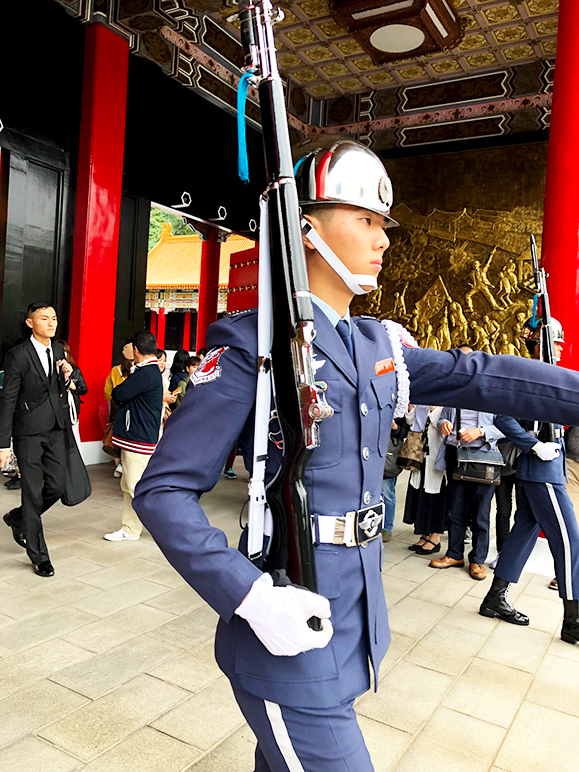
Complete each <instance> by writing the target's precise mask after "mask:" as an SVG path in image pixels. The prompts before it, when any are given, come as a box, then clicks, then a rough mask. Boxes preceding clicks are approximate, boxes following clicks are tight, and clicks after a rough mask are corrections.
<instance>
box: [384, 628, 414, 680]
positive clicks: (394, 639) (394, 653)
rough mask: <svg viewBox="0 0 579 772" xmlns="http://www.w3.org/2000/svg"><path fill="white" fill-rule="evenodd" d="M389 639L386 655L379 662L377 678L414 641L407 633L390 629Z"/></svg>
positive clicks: (397, 659)
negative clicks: (403, 633)
mask: <svg viewBox="0 0 579 772" xmlns="http://www.w3.org/2000/svg"><path fill="white" fill-rule="evenodd" d="M390 635H391V640H390V646H389V647H388V651H387V652H386V656H385V657H384V659H383V660H382V662H381V663H380V675H379V679H382V678H383V676H385V675H386V673H387V672H388V671H389V670H391V669H392V668H393V667H394V665H396V663H397V662H398V661H399V660H400V659H402V657H403V656H404V655H405V654H406V652H407V651H408V650H409V649H410V648H411V647H412V646H413V645H414V644H415V643H416V640H417V639H416V638H410V637H409V636H407V635H402V634H401V633H396V632H394V631H392V630H391V631H390Z"/></svg>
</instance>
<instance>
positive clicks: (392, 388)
mask: <svg viewBox="0 0 579 772" xmlns="http://www.w3.org/2000/svg"><path fill="white" fill-rule="evenodd" d="M314 314H315V327H316V331H317V335H316V338H315V340H314V344H313V348H314V353H315V359H316V365H317V369H316V379H317V380H318V381H324V382H325V383H326V384H327V391H326V396H327V399H328V403H329V404H330V405H331V406H332V407H333V408H334V411H335V412H334V415H333V416H332V417H331V418H327V419H325V420H324V421H322V423H321V426H320V438H321V443H320V447H319V448H316V449H315V450H314V451H313V452H312V454H311V457H310V460H309V462H308V464H307V466H306V470H305V476H304V483H305V486H306V490H307V493H308V500H309V506H310V511H311V512H312V514H313V515H314V516H315V515H317V516H323V515H343V514H344V513H345V512H347V511H350V510H353V509H359V508H361V507H363V506H365V505H366V504H368V503H369V504H376V503H377V502H379V501H380V498H381V493H382V471H383V467H384V457H385V454H386V452H387V449H388V442H389V437H390V431H391V425H392V415H393V410H394V405H395V404H396V394H397V379H396V375H395V373H394V372H393V371H387V372H382V369H381V368H380V367H376V364H377V363H379V362H381V361H383V360H388V359H389V358H390V357H392V350H391V344H390V340H389V337H388V335H387V332H386V330H385V328H384V327H383V325H382V324H380V322H378V321H377V320H375V319H370V318H358V319H356V318H355V319H353V330H352V339H353V346H354V352H355V364H354V362H353V361H352V359H351V358H350V356H349V355H348V353H347V351H346V348H345V346H344V344H343V341H342V340H341V338H340V337H339V335H338V333H337V332H336V330H335V329H334V327H333V326H332V324H331V323H330V322H329V320H328V319H327V317H326V316H325V315H324V314H323V312H321V311H320V310H319V309H318V308H317V307H314ZM256 329H257V315H256V313H255V311H250V312H246V313H241V314H238V315H235V316H233V317H227V318H225V319H223V320H220V321H219V322H217V323H216V324H214V325H212V326H211V327H210V328H209V331H208V336H207V341H208V342H207V345H208V346H209V347H210V348H211V349H212V350H211V351H210V352H209V353H208V355H207V357H206V359H205V360H204V361H203V363H202V365H201V366H200V368H198V370H197V371H196V373H195V378H194V379H193V382H194V383H196V385H195V386H194V388H189V389H188V391H187V393H186V395H185V397H184V399H183V402H182V403H181V406H180V407H179V409H178V410H177V411H176V412H175V413H174V414H173V415H172V417H171V418H170V419H169V420H168V421H167V423H166V424H165V431H164V434H163V437H162V439H161V441H160V443H159V445H158V447H157V450H156V451H155V453H154V455H153V456H152V457H151V460H150V462H149V464H148V466H147V468H146V470H145V472H144V474H143V476H142V478H141V480H140V482H139V483H138V484H137V487H136V491H135V498H134V502H133V503H134V508H135V510H136V511H137V513H138V515H139V517H140V519H141V521H142V522H143V524H144V525H145V527H146V528H147V529H148V530H149V531H150V533H151V534H152V536H153V538H154V539H155V540H156V541H157V543H158V544H159V546H160V547H161V550H162V551H163V553H164V554H165V556H166V557H167V559H168V560H169V562H170V563H172V565H173V566H174V567H175V568H176V569H177V570H178V571H179V572H180V573H181V575H182V576H183V577H184V578H185V579H186V580H187V581H188V582H189V583H190V584H191V586H192V587H194V588H195V590H196V591H197V592H198V593H199V594H200V595H201V596H202V597H203V598H204V599H205V600H206V601H207V602H208V603H209V604H210V605H211V606H212V607H213V608H214V609H215V610H216V611H217V613H218V614H219V615H220V617H221V620H220V622H219V627H218V634H217V640H216V656H217V660H218V663H219V665H220V667H221V668H222V670H223V671H224V672H225V673H226V674H227V676H228V677H229V678H230V680H231V682H232V683H233V685H234V686H238V687H240V688H243V689H245V690H246V691H248V692H250V693H251V694H254V695H256V696H258V697H261V698H263V699H267V700H272V701H273V702H277V703H281V704H283V705H290V706H309V707H327V706H335V705H340V704H343V703H345V702H347V701H349V700H351V699H353V698H354V697H355V696H356V695H358V694H360V693H362V692H364V691H365V690H366V689H367V688H368V687H369V684H370V676H369V668H368V660H370V662H371V663H372V666H373V669H374V672H375V673H376V672H377V669H378V666H379V664H380V660H381V659H382V657H383V655H384V653H385V651H386V649H387V647H388V643H389V630H388V618H387V610H386V603H385V601H384V593H383V589H382V580H381V576H380V567H381V554H382V540H381V539H375V540H374V541H371V542H369V543H368V544H367V545H365V546H363V547H346V546H344V545H333V544H320V545H318V546H316V548H315V556H316V569H317V576H318V585H319V592H320V594H322V595H324V596H325V597H327V598H329V600H330V604H331V610H332V623H333V625H334V636H333V638H332V640H331V641H330V643H329V644H328V646H326V647H325V648H324V649H321V650H313V651H308V652H305V653H303V654H299V655H297V656H295V657H275V656H273V655H272V654H270V653H269V652H268V651H267V650H266V649H265V647H264V646H263V645H262V644H261V643H260V641H259V640H258V639H257V638H256V636H255V635H254V633H253V631H252V630H251V628H250V627H249V625H248V624H247V623H246V622H245V620H243V619H241V618H240V617H239V616H237V615H236V614H235V610H236V608H237V607H238V606H239V605H240V604H241V602H242V601H243V599H244V598H245V596H246V595H247V593H248V592H249V590H250V589H251V586H252V584H253V582H254V581H255V580H256V579H257V578H258V577H259V576H260V575H261V572H260V570H259V568H258V567H257V566H256V565H254V564H253V563H251V562H250V561H249V560H248V559H247V558H246V557H245V556H244V554H243V552H240V551H237V550H235V549H233V548H230V547H229V546H228V542H227V538H226V536H225V534H224V533H223V532H222V531H220V530H219V529H218V528H216V527H213V526H212V525H211V524H210V523H209V522H208V520H207V517H206V516H205V514H204V512H203V509H202V507H201V504H200V501H199V500H200V498H201V496H202V495H203V493H204V492H205V491H209V490H211V488H213V486H214V485H215V483H216V482H217V480H218V479H219V476H220V474H221V471H222V469H223V465H224V463H225V460H226V458H227V455H228V454H229V452H230V450H231V447H232V445H233V444H234V443H235V441H236V440H237V439H238V438H239V440H240V447H241V449H242V452H243V454H244V459H245V464H246V466H247V468H248V469H251V463H252V455H251V454H252V445H253V425H254V405H255V390H256V378H257V334H256ZM403 350H404V356H405V361H406V365H407V367H408V372H409V375H410V397H411V401H412V402H413V403H415V404H426V405H459V406H461V407H472V408H476V409H478V410H484V411H487V412H491V413H496V412H498V411H499V410H500V411H504V410H505V409H507V410H508V411H512V412H514V413H516V412H519V411H520V412H519V414H521V413H522V414H527V415H531V416H535V415H538V414H540V417H541V418H543V419H547V420H549V419H550V420H553V418H554V417H559V416H560V420H561V421H564V422H565V423H569V424H578V423H579V373H574V372H571V371H568V370H564V369H563V368H560V367H553V366H549V365H544V364H543V363H541V362H536V361H532V360H527V359H523V358H521V357H513V356H500V357H493V356H490V355H488V354H484V353H481V352H475V353H473V354H468V355H465V354H463V353H462V352H454V351H453V352H441V351H430V350H425V349H419V348H410V347H406V346H403ZM377 371H378V372H381V374H380V375H378V374H377ZM559 399H561V400H562V401H561V402H559V401H558V400H559ZM271 430H272V431H273V430H274V429H273V428H272V429H271ZM188 438H191V439H190V441H189V442H188V441H187V440H188ZM184 442H185V443H186V445H184ZM184 447H185V448H186V450H185V452H184ZM268 451H269V456H268V463H267V479H268V480H269V479H271V475H272V474H274V473H275V471H276V470H277V469H278V468H279V460H280V456H279V451H278V450H277V448H276V447H275V445H273V444H272V443H270V447H269V448H268Z"/></svg>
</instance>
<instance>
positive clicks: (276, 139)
mask: <svg viewBox="0 0 579 772" xmlns="http://www.w3.org/2000/svg"><path fill="white" fill-rule="evenodd" d="M239 9H240V10H239V13H238V18H239V19H240V20H241V38H242V42H243V46H244V48H245V67H244V70H245V71H246V72H248V73H251V74H252V76H253V77H252V78H251V81H252V83H253V84H254V85H257V88H258V92H259V102H260V110H261V122H262V130H263V144H264V151H265V166H266V178H267V188H266V191H265V192H264V194H263V195H262V207H263V206H265V207H266V216H265V218H264V217H263V215H262V222H263V221H264V219H265V220H266V221H268V222H269V229H268V233H261V235H260V263H261V261H262V260H264V259H267V256H266V255H264V254H262V250H261V246H262V242H263V241H264V240H267V239H269V253H270V263H269V271H264V274H265V275H267V274H268V273H269V272H270V275H271V278H270V281H271V295H270V294H269V289H270V288H269V286H268V287H267V291H264V292H263V296H262V289H263V290H265V289H266V288H262V285H261V283H260V311H261V306H262V304H263V303H266V304H267V302H268V300H266V297H271V299H272V303H273V338H272V339H271V341H270V342H271V359H270V358H269V356H268V353H267V351H266V349H265V348H264V349H263V350H261V351H258V354H259V359H258V368H259V372H258V403H257V407H256V438H257V426H258V423H259V421H260V420H261V419H260V416H259V415H257V413H258V410H259V402H260V386H259V383H260V377H263V378H265V377H269V369H270V366H271V370H272V372H273V385H274V391H275V403H276V412H277V419H278V421H279V425H280V428H281V434H282V437H283V459H282V463H281V467H280V469H279V471H278V473H277V474H276V476H275V477H274V479H273V480H272V481H271V482H270V484H269V485H268V487H267V490H266V491H265V497H266V498H267V506H268V507H269V510H270V512H271V516H272V519H273V532H272V535H271V541H270V544H269V549H268V552H267V555H266V556H265V558H264V559H263V568H264V570H266V571H269V572H272V573H273V574H274V581H275V582H276V583H279V584H283V583H287V578H286V579H285V580H284V574H283V571H285V572H286V573H287V576H289V579H290V580H291V582H293V583H294V584H297V585H300V586H302V587H305V588H307V589H308V590H311V591H312V592H317V577H316V568H315V561H314V545H313V539H312V530H311V519H310V511H309V507H308V497H307V492H306V489H305V486H304V483H303V473H304V469H305V466H306V464H307V461H308V459H309V457H310V454H311V452H312V450H313V449H314V448H315V447H317V446H318V445H319V426H318V423H319V421H321V420H322V419H323V418H326V417H329V416H331V415H333V412H334V411H333V410H332V408H331V407H329V405H328V404H327V403H326V401H325V398H324V395H323V393H322V392H321V391H320V390H319V389H318V387H317V386H316V383H315V369H314V367H313V351H312V343H313V340H314V336H315V330H314V324H313V321H314V311H313V304H312V300H311V296H310V291H309V282H308V276H307V270H306V259H305V251H304V246H303V239H302V231H301V225H300V219H301V218H300V208H299V201H298V195H297V190H296V184H295V179H294V173H293V163H292V155H291V145H290V140H289V130H288V125H287V116H286V108H285V98H284V93H283V85H282V81H281V78H280V76H279V72H278V68H277V60H276V54H275V45H274V39H273V29H272V23H273V22H274V21H277V20H279V19H280V18H283V12H281V17H280V15H279V13H280V12H279V11H278V12H276V13H274V12H273V9H272V5H271V3H270V1H269V0H240V2H239ZM262 212H263V208H262ZM266 251H267V250H263V252H266ZM261 268H262V266H261V264H260V277H261ZM268 279H269V276H268ZM261 328H262V329H263V325H261ZM262 382H263V380H262ZM261 401H262V402H264V401H265V400H263V399H262V400H261ZM268 401H269V400H268ZM266 407H267V415H268V416H269V404H267V406H266ZM261 450H263V445H262V446H261ZM254 460H258V461H261V462H262V463H263V454H262V455H261V456H259V455H258V454H257V453H256V454H255V455H254ZM254 475H255V464H254ZM262 488H263V486H262ZM262 488H261V489H260V492H258V493H257V494H256V496H254V498H258V497H259V496H260V495H262V494H261V490H262ZM256 490H257V489H256ZM251 504H252V496H251V487H250V520H251ZM250 536H251V522H250ZM249 552H250V558H251V557H252V554H251V549H250V550H249ZM256 557H260V558H261V555H257V554H256ZM280 569H281V570H282V573H281V578H280ZM318 622H319V620H318ZM314 624H315V622H314V623H312V627H313V626H314Z"/></svg>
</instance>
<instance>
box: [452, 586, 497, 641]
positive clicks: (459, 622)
mask: <svg viewBox="0 0 579 772" xmlns="http://www.w3.org/2000/svg"><path fill="white" fill-rule="evenodd" d="M480 603H481V602H480V600H479V599H478V598H473V597H472V596H471V595H465V596H463V597H462V598H461V599H460V600H459V601H458V603H457V604H456V605H455V606H453V607H452V608H451V609H450V611H449V612H448V613H447V614H446V615H445V617H444V624H446V625H448V626H449V627H458V628H459V629H461V630H468V631H469V632H471V633H480V634H481V635H489V634H490V633H491V632H492V630H494V628H495V627H496V626H497V620H496V619H488V618H487V617H481V615H480V614H479V613H478V610H479V608H480Z"/></svg>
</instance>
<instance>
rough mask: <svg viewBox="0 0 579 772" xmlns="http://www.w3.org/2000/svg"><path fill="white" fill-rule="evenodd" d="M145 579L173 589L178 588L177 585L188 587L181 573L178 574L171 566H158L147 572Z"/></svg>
mask: <svg viewBox="0 0 579 772" xmlns="http://www.w3.org/2000/svg"><path fill="white" fill-rule="evenodd" d="M147 579H148V580H149V581H150V582H157V583H158V584H164V585H165V586H166V587H172V588H173V589H178V588H179V587H189V585H188V584H187V582H186V581H185V580H184V579H183V577H182V576H181V574H178V573H177V571H175V569H174V568H173V566H164V567H162V568H158V569H157V570H156V571H154V572H153V573H152V574H148V575H147Z"/></svg>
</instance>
